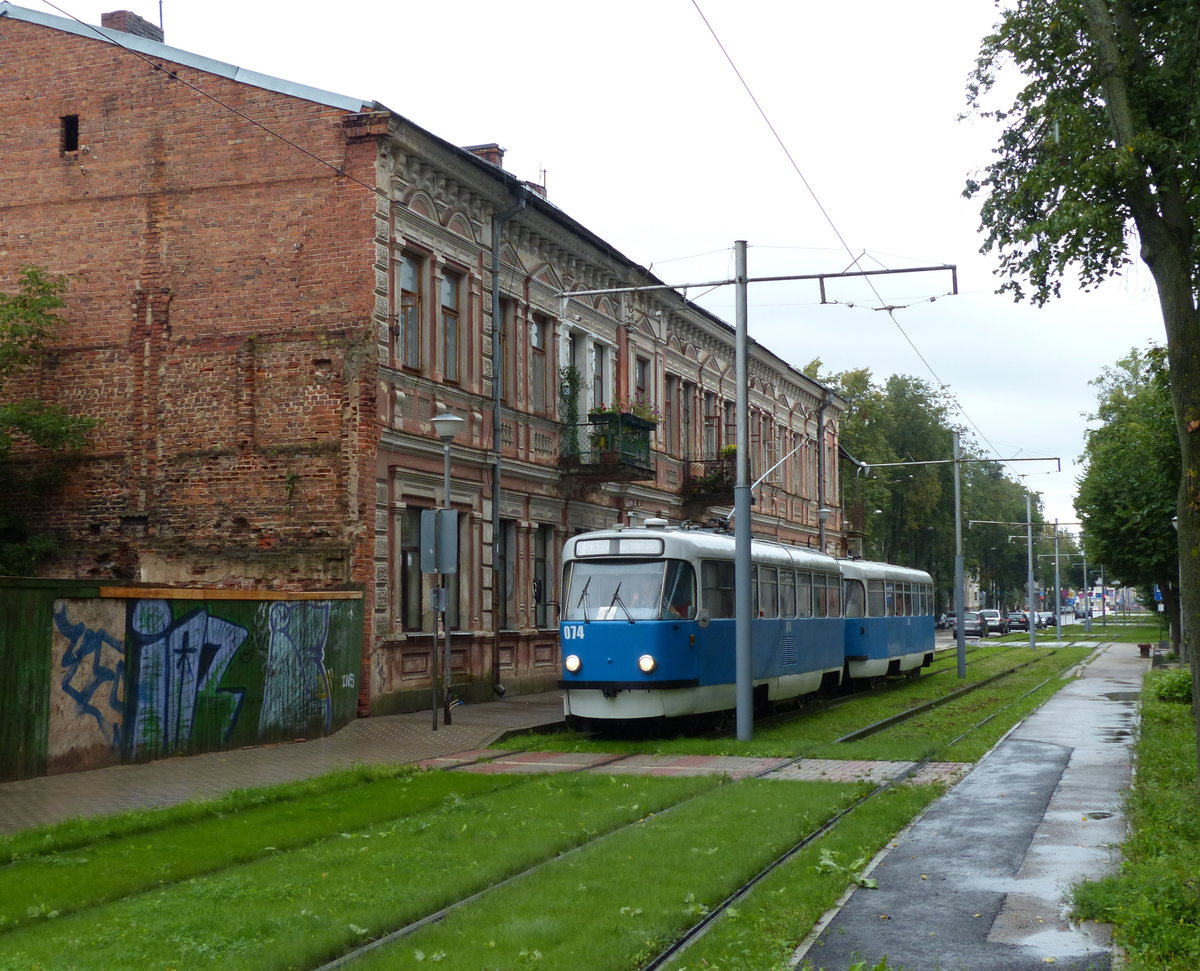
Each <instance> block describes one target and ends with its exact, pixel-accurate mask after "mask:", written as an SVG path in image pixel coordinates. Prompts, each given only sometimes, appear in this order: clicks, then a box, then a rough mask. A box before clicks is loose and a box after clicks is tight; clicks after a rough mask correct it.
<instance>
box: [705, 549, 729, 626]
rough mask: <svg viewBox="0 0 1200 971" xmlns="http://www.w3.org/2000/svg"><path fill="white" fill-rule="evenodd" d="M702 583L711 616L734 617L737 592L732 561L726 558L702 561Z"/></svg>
mask: <svg viewBox="0 0 1200 971" xmlns="http://www.w3.org/2000/svg"><path fill="white" fill-rule="evenodd" d="M700 584H701V586H702V588H703V595H704V600H703V604H704V606H705V607H707V608H708V615H709V617H712V618H717V617H732V616H733V615H734V609H735V602H736V594H735V590H734V571H733V563H732V562H729V561H725V560H704V561H702V562H701V564H700Z"/></svg>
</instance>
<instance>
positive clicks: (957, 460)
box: [954, 432, 967, 678]
mask: <svg viewBox="0 0 1200 971" xmlns="http://www.w3.org/2000/svg"><path fill="white" fill-rule="evenodd" d="M961 473H962V461H961V456H960V454H959V451H958V432H955V433H954V627H955V635H954V636H955V640H956V642H957V644H958V676H959V677H960V678H965V677H966V676H967V640H966V634H965V633H964V631H963V627H964V618H963V613H964V611H963V601H964V600H965V599H966V593H965V591H964V589H963V587H964V579H963V550H962V486H961V484H960V483H959V476H960V475H961Z"/></svg>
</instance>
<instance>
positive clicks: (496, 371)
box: [492, 185, 527, 697]
mask: <svg viewBox="0 0 1200 971" xmlns="http://www.w3.org/2000/svg"><path fill="white" fill-rule="evenodd" d="M513 188H514V189H515V190H516V198H515V199H514V200H513V203H512V205H510V206H509V207H508V208H507V209H504V210H502V211H501V212H499V213H497V214H496V215H495V216H493V217H492V628H493V631H492V691H493V692H494V693H495V694H496V695H497V696H498V697H503V696H504V686H503V685H502V684H501V683H500V602H499V596H500V580H501V577H500V561H499V558H498V557H497V556H496V551H497V549H498V548H499V545H500V542H501V539H500V474H501V471H502V470H501V453H502V451H503V443H502V442H501V440H500V434H501V425H502V421H501V414H500V403H501V401H502V400H503V397H504V359H503V354H504V348H503V345H502V343H501V337H502V334H503V329H504V321H503V319H502V318H501V316H500V272H501V267H500V243H501V237H502V236H503V232H504V225H505V223H507V222H508V221H509V220H510V219H512V218H513V217H514V216H516V215H517V214H518V213H520V212H521V211H522V210H523V209H524V208H525V203H526V200H527V194H526V190H525V189H524V187H522V186H520V185H514V186H513Z"/></svg>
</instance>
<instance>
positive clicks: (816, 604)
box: [812, 573, 829, 617]
mask: <svg viewBox="0 0 1200 971" xmlns="http://www.w3.org/2000/svg"><path fill="white" fill-rule="evenodd" d="M812 583H813V616H814V617H828V616H829V598H828V596H827V595H826V592H825V577H824V576H822V575H821V574H820V573H814V574H813V579H812Z"/></svg>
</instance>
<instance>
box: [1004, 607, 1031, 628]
mask: <svg viewBox="0 0 1200 971" xmlns="http://www.w3.org/2000/svg"><path fill="white" fill-rule="evenodd" d="M1005 619H1006V620H1007V621H1008V629H1009V630H1023V631H1028V630H1029V615H1028V614H1027V613H1025V611H1023V610H1010V611H1009V612H1008V617H1007V618H1005Z"/></svg>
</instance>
